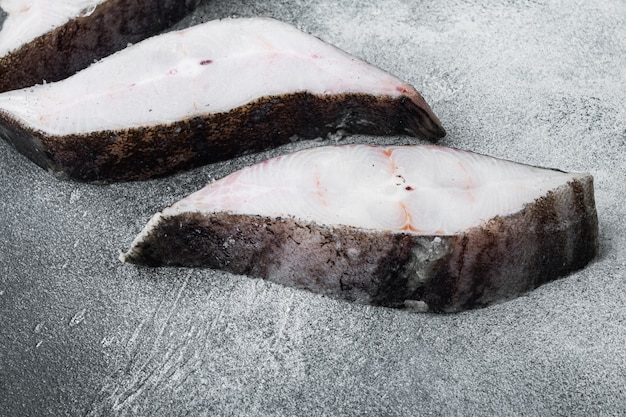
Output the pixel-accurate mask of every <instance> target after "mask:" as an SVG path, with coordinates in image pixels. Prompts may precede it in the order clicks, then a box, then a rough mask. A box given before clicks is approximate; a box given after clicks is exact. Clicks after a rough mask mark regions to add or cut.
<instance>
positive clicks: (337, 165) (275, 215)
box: [121, 145, 598, 312]
mask: <svg viewBox="0 0 626 417" xmlns="http://www.w3.org/2000/svg"><path fill="white" fill-rule="evenodd" d="M597 247H598V222H597V215H596V210H595V202H594V190H593V178H592V176H591V175H589V174H578V173H565V172H561V171H557V170H552V169H545V168H537V167H532V166H528V165H522V164H517V163H514V162H510V161H506V160H501V159H496V158H492V157H488V156H484V155H479V154H475V153H471V152H465V151H459V150H455V149H450V148H443V147H437V146H404V147H403V146H399V147H373V146H365V145H347V146H335V147H321V148H315V149H309V150H305V151H300V152H296V153H293V154H290V155H287V156H283V157H278V158H275V159H271V160H268V161H265V162H263V163H260V164H257V165H254V166H251V167H248V168H245V169H242V170H240V171H238V172H235V173H233V174H231V175H229V176H227V177H225V178H222V179H220V180H218V181H216V182H213V183H211V184H209V185H207V186H206V187H205V188H203V189H201V190H199V191H197V192H196V193H193V194H191V195H189V196H188V197H186V198H184V199H182V200H181V201H179V202H177V203H176V204H174V205H173V206H171V207H168V208H166V209H165V210H163V212H161V213H157V214H156V215H155V216H154V217H153V218H152V219H151V220H150V221H149V223H148V224H147V225H146V227H145V228H144V230H143V231H142V232H141V234H139V235H138V236H137V238H136V239H135V240H134V242H133V243H132V245H131V248H130V250H129V251H128V252H126V253H125V254H123V255H121V259H122V260H123V261H125V262H131V263H136V264H142V265H147V266H201V267H210V268H216V269H222V270H226V271H229V272H232V273H235V274H245V275H249V276H253V277H260V278H265V279H268V280H270V281H274V282H277V283H280V284H283V285H286V286H292V287H297V288H303V289H307V290H310V291H314V292H318V293H322V294H327V295H330V296H334V297H338V298H344V299H348V300H353V301H357V302H361V303H368V304H375V305H384V306H390V307H409V308H414V309H420V310H430V311H437V312H441V311H446V312H450V311H459V310H464V309H468V308H472V307H480V306H485V305H488V304H490V303H492V302H496V301H499V300H503V299H506V298H510V297H513V296H515V295H519V294H521V293H523V292H525V291H527V290H530V289H532V288H535V287H537V286H538V285H540V284H542V283H545V282H547V281H550V280H553V279H556V278H558V277H561V276H563V275H566V274H568V273H570V272H572V271H575V270H578V269H580V268H583V267H584V266H585V265H586V264H587V263H588V262H590V260H591V259H593V257H594V256H595V254H596V251H597Z"/></svg>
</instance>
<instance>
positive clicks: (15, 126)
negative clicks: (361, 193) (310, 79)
mask: <svg viewBox="0 0 626 417" xmlns="http://www.w3.org/2000/svg"><path fill="white" fill-rule="evenodd" d="M338 131H340V132H342V133H346V134H349V133H362V134H371V135H396V134H408V135H412V136H417V137H421V138H424V139H428V140H431V141H433V142H434V141H436V140H437V139H438V138H440V137H443V136H444V135H445V131H444V129H443V127H442V126H441V123H440V122H439V120H438V119H437V116H435V114H434V113H433V112H432V110H431V109H430V107H429V106H428V104H427V103H426V102H425V101H424V99H423V98H422V97H421V96H419V95H415V94H413V95H411V96H410V97H409V96H408V95H403V96H400V97H399V98H391V97H388V96H372V95H368V94H352V93H350V94H337V95H328V96H320V95H313V94H309V93H293V94H288V95H283V96H276V97H264V98H261V99H258V100H256V101H253V102H251V103H248V104H246V105H244V106H241V107H237V108H235V109H233V110H231V111H229V112H225V113H216V114H212V115H207V116H203V117H195V118H192V119H187V120H183V121H181V122H177V123H173V124H168V125H158V126H147V127H142V128H131V129H127V130H118V131H101V132H94V133H89V134H85V135H82V134H81V135H70V136H49V135H47V134H46V133H45V132H41V131H36V130H33V129H30V128H28V127H27V126H24V125H22V124H20V123H19V122H17V121H15V120H14V119H12V118H11V116H10V115H8V114H6V113H2V111H0V137H2V138H3V139H5V140H7V141H8V142H9V143H11V144H13V146H15V148H17V149H18V151H20V152H21V153H22V154H24V155H26V156H27V157H28V158H29V159H31V160H32V161H34V162H35V163H37V164H38V165H39V166H41V167H42V168H44V169H47V170H49V171H51V172H53V173H54V174H56V175H57V176H59V177H61V178H69V179H73V180H78V181H86V182H114V181H134V180H145V179H149V178H154V177H160V176H164V175H168V174H172V173H175V172H178V171H183V170H187V169H190V168H193V167H197V166H201V165H204V164H207V163H211V162H216V161H221V160H226V159H230V158H233V157H235V156H238V155H242V154H245V153H251V152H257V151H261V150H265V149H269V148H272V147H276V146H279V145H281V144H285V143H288V142H290V141H292V140H294V138H296V137H298V138H303V139H313V138H317V137H324V136H326V135H327V134H329V133H335V132H338Z"/></svg>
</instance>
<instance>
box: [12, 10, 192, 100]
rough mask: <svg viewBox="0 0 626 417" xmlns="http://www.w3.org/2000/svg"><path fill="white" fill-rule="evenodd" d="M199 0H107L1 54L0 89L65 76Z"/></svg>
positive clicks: (149, 32)
mask: <svg viewBox="0 0 626 417" xmlns="http://www.w3.org/2000/svg"><path fill="white" fill-rule="evenodd" d="M197 3H198V2H197V1H196V0H193V1H189V0H187V1H185V0H182V1H181V0H108V1H105V2H103V3H101V4H99V5H98V6H97V7H96V9H95V10H94V11H93V13H91V14H90V15H89V16H84V17H77V18H75V19H72V20H70V21H69V22H67V23H66V24H64V25H62V26H59V27H58V28H55V29H53V30H52V31H50V32H48V33H46V34H44V35H42V36H40V37H38V38H36V39H34V40H33V41H31V42H29V43H27V44H25V45H23V46H22V47H20V48H18V49H17V50H14V51H12V52H10V53H9V54H7V55H5V56H4V57H2V58H0V92H4V91H9V90H17V89H20V88H25V87H29V86H32V85H35V84H41V83H43V82H44V80H45V81H47V82H53V81H59V80H62V79H65V78H67V77H69V76H71V75H73V74H74V73H76V72H77V71H79V70H82V69H84V68H86V67H88V66H89V65H91V64H92V63H93V62H94V61H95V60H98V59H101V58H103V57H105V56H108V55H110V54H112V53H113V52H116V51H118V50H120V49H123V48H125V47H126V46H127V45H128V43H134V42H137V41H140V40H142V39H144V38H146V37H148V36H152V35H154V34H156V33H158V32H160V31H162V30H163V29H165V28H167V27H169V26H171V25H172V24H174V23H176V22H177V21H179V20H180V19H182V18H183V17H184V16H185V15H186V14H188V13H189V12H190V11H191V10H192V9H193V8H195V6H196V4H197Z"/></svg>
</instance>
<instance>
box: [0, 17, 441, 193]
mask: <svg viewBox="0 0 626 417" xmlns="http://www.w3.org/2000/svg"><path fill="white" fill-rule="evenodd" d="M337 131H340V132H345V133H367V134H378V135H388V134H410V135H414V136H420V137H423V138H425V139H430V140H433V141H434V140H436V139H437V138H439V137H442V136H443V135H444V134H445V132H444V130H443V128H442V127H441V123H440V122H439V120H438V119H437V117H436V116H435V115H434V114H433V112H432V110H431V109H430V107H429V106H428V104H427V103H426V102H425V101H424V99H423V98H422V97H421V96H420V94H419V93H418V92H417V91H416V90H415V88H413V87H412V86H410V85H408V84H406V83H405V82H403V81H401V80H399V79H398V78H396V77H394V76H392V75H390V74H389V73H387V72H385V71H383V70H381V69H378V68H376V67H374V66H372V65H369V64H367V63H365V62H363V61H361V60H359V59H357V58H355V57H353V56H351V55H349V54H347V53H346V52H343V51H341V50H339V49H337V48H335V47H333V46H331V45H329V44H327V43H324V42H322V41H321V40H319V39H318V38H316V37H314V36H311V35H308V34H305V33H303V32H301V31H299V30H297V29H295V28H294V27H292V26H290V25H287V24H285V23H281V22H278V21H276V20H272V19H261V18H255V19H224V20H220V21H213V22H208V23H204V24H202V25H198V26H195V27H192V28H189V29H186V30H181V31H177V32H169V33H166V34H163V35H159V36H155V37H153V38H150V39H147V40H145V41H143V42H140V43H138V44H135V45H133V46H130V47H129V48H126V49H124V50H123V51H120V52H118V53H116V54H114V55H111V56H109V57H107V58H105V59H103V60H101V61H100V62H98V63H96V64H94V65H92V66H90V67H89V68H87V69H85V70H83V71H81V72H79V73H77V74H76V75H74V76H72V77H70V78H68V79H66V80H63V81H59V82H56V83H49V84H46V85H37V86H35V87H31V88H26V89H22V90H17V91H10V92H5V93H3V94H0V135H2V136H3V137H4V138H5V139H7V140H8V141H9V142H11V143H13V144H14V145H15V146H16V147H17V148H18V150H20V151H21V152H23V153H24V154H26V155H27V156H29V157H30V158H31V159H33V160H34V161H35V162H37V163H38V164H39V165H41V166H42V167H45V168H47V169H50V170H52V171H53V172H56V173H57V174H59V175H61V176H67V177H70V178H75V179H79V180H86V181H115V180H138V179H145V178H150V177H154V176H159V175H164V174H168V173H171V172H175V171H179V170H182V169H187V168H190V167H194V166H197V165H200V164H205V163H207V162H214V161H217V160H223V159H228V158H232V157H234V156H236V155H239V154H242V153H246V152H252V151H258V150H262V149H265V148H269V147H271V146H277V145H280V144H283V143H287V142H289V141H290V140H294V138H296V137H303V138H314V137H320V136H324V135H326V134H329V133H334V132H337Z"/></svg>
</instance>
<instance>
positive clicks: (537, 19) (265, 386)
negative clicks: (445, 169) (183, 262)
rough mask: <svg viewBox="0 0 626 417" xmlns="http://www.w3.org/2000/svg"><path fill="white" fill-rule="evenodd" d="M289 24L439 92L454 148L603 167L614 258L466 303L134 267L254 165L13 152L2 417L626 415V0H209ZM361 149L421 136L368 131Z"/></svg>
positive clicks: (435, 95) (4, 263)
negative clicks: (78, 162)
mask: <svg viewBox="0 0 626 417" xmlns="http://www.w3.org/2000/svg"><path fill="white" fill-rule="evenodd" d="M230 15H240V16H272V17H275V18H278V19H281V20H284V21H287V22H289V23H292V24H295V25H296V26H298V27H299V28H301V29H303V30H305V31H307V32H310V33H312V34H314V35H316V36H318V37H320V38H322V39H324V40H326V41H328V42H330V43H332V44H335V45H337V46H339V47H341V48H343V49H345V50H347V51H348V52H350V53H352V54H354V55H356V56H358V57H360V58H363V59H365V60H366V61H369V62H370V63H372V64H375V65H377V66H379V67H381V68H383V69H386V70H388V71H390V72H392V73H394V74H395V75H397V76H399V77H400V78H403V79H405V80H406V81H408V82H410V83H412V84H413V85H415V86H416V87H417V88H418V90H420V91H422V93H423V95H424V96H425V98H426V99H427V100H428V101H429V103H430V104H431V105H432V107H433V109H434V111H435V113H436V114H437V115H438V116H439V118H440V119H441V120H442V122H443V124H444V126H445V127H446V129H447V131H448V136H447V137H446V138H445V139H444V140H443V141H442V142H441V144H443V145H448V146H454V147H457V148H461V149H470V150H473V151H477V152H480V153H485V154H489V155H493V156H498V157H503V158H507V159H511V160H514V161H518V162H525V163H530V164H533V165H540V166H548V167H554V168H560V169H563V170H567V171H586V172H591V173H592V174H593V175H594V177H595V181H596V183H595V184H596V203H597V208H598V215H599V220H600V233H601V236H600V239H601V243H600V254H599V256H598V258H597V260H595V261H594V262H593V263H592V264H590V265H589V266H588V267H587V268H586V269H584V270H582V271H580V272H577V273H575V274H572V275H570V276H568V277H566V278H564V279H561V280H558V281H555V282H553V283H550V284H547V285H544V286H542V287H540V288H539V289H537V290H536V291H533V292H531V293H528V294H526V295H525V296H522V297H520V298H517V299H514V300H511V301H508V302H505V303H501V304H498V305H494V306H492V307H488V308H485V309H481V310H475V311H469V312H465V313H462V314H455V315H443V316H441V315H429V314H414V313H408V312H405V311H397V310H391V309H386V308H376V307H368V306H362V305H356V304H351V303H348V302H343V301H337V300H333V299H329V298H325V297H322V296H319V295H315V294H310V293H308V292H304V291H298V290H293V289H289V288H283V287H280V286H278V285H274V284H270V283H267V282H264V281H261V280H254V279H250V278H248V277H244V276H233V275H229V274H227V273H223V272H217V271H212V270H199V269H156V270H155V269H145V268H138V267H135V266H131V265H124V264H122V263H120V262H119V261H118V259H117V256H118V250H120V249H125V248H127V247H128V245H129V244H130V242H131V241H132V239H133V238H134V237H135V235H136V234H137V233H138V232H139V231H140V230H141V228H142V227H143V225H144V224H145V222H146V221H147V220H148V219H149V218H150V217H151V215H152V214H153V213H155V212H156V211H159V210H161V209H162V208H163V207H165V206H167V205H169V204H171V203H173V202H174V201H176V200H178V199H180V198H181V197H183V196H185V195H187V194H189V193H190V192H192V191H195V190H196V189H198V188H200V187H202V186H203V185H204V184H205V183H207V182H208V181H210V180H211V179H213V178H219V177H221V176H224V175H225V174H227V173H230V172H232V171H234V170H236V169H238V168H240V167H242V166H244V165H248V164H251V163H253V162H257V161H260V160H262V159H265V158H268V157H271V156H275V155H277V154H279V153H284V152H288V151H293V150H296V149H302V148H304V147H309V146H315V145H319V144H326V143H330V141H327V140H323V141H322V140H320V141H315V142H306V143H304V142H303V143H294V144H290V145H287V146H284V147H282V148H280V149H278V150H274V151H271V152H265V153H263V154H258V155H250V156H247V157H242V158H239V159H236V160H233V161H229V162H225V163H220V164H215V165H210V166H206V167H203V168H200V169H196V170H194V171H191V172H188V173H184V174H179V175H176V176H173V177H169V178H165V179H159V180H152V181H147V182H142V183H126V184H115V185H110V186H97V185H86V184H80V183H74V182H63V181H59V180H57V179H55V178H54V177H52V176H50V175H49V174H47V173H46V172H44V171H43V170H41V169H40V168H38V167H37V166H35V165H34V164H32V163H30V162H29V161H28V160H26V159H25V158H24V157H22V156H21V155H20V154H18V153H17V152H16V151H15V150H14V149H13V148H11V147H10V146H9V145H8V144H6V143H4V142H1V143H0V415H1V416H22V415H24V416H26V415H28V416H48V415H49V416H65V415H71V416H83V415H87V416H101V415H116V416H117V415H119V416H131V415H132V416H134V415H142V416H152V415H158V416H165V415H178V416H180V415H193V416H222V415H223V416H230V415H242V416H288V415H289V416H290V415H294V416H295V415H297V416H328V415H335V416H365V415H371V416H420V415H425V416H431V415H432V416H505V415H506V416H521V415H524V416H553V415H562V416H588V415H594V416H613V415H624V414H623V413H624V412H625V410H626V307H625V306H626V227H625V225H624V221H623V219H624V217H626V205H625V204H624V196H625V195H626V186H625V179H626V162H625V156H626V104H625V103H626V52H625V51H626V3H624V2H622V1H619V0H609V1H602V2H575V1H558V0H545V1H541V0H538V1H531V0H528V1H519V2H508V1H500V2H493V1H487V0H483V1H466V2H462V1H459V0H454V1H445V2H428V1H411V0H386V1H376V0H365V1H360V2H357V1H353V0H339V1H336V0H334V1H307V0H299V1H291V2H286V1H266V2H250V1H248V2H244V1H241V0H239V1H205V2H204V4H203V5H202V6H201V7H200V8H199V9H198V10H197V12H195V13H194V14H193V15H191V16H190V17H188V18H187V19H185V20H184V21H183V22H181V24H180V25H179V26H178V27H183V26H188V25H191V24H194V23H199V22H201V21H205V20H210V19H213V18H218V17H224V16H230ZM342 142H343V143H352V142H358V143H380V144H405V143H410V144H416V143H420V141H418V140H416V139H412V138H408V137H392V138H383V139H381V138H375V137H368V136H353V137H349V138H346V139H344V140H343V141H342Z"/></svg>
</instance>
